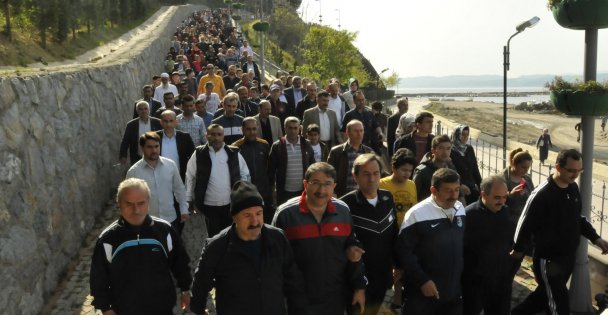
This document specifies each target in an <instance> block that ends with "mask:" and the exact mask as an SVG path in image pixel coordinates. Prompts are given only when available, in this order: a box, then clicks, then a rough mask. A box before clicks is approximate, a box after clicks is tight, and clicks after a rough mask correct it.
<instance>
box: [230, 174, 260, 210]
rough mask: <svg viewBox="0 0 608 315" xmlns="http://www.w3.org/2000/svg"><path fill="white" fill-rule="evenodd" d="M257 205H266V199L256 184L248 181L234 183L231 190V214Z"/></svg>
mask: <svg viewBox="0 0 608 315" xmlns="http://www.w3.org/2000/svg"><path fill="white" fill-rule="evenodd" d="M255 206H260V207H264V199H262V196H261V195H260V193H259V192H258V189H257V188H256V187H255V185H254V184H252V183H250V182H246V181H238V182H236V183H234V186H232V191H231V192H230V215H232V216H233V215H236V214H237V213H239V212H241V211H242V210H245V209H247V208H251V207H255Z"/></svg>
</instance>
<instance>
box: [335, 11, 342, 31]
mask: <svg viewBox="0 0 608 315" xmlns="http://www.w3.org/2000/svg"><path fill="white" fill-rule="evenodd" d="M336 11H338V31H339V30H340V26H341V25H340V9H336Z"/></svg>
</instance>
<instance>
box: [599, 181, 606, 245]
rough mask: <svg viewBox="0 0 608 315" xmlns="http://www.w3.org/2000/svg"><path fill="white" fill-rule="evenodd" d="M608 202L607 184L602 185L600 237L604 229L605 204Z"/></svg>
mask: <svg viewBox="0 0 608 315" xmlns="http://www.w3.org/2000/svg"><path fill="white" fill-rule="evenodd" d="M605 201H606V182H604V184H603V185H602V209H601V210H600V236H602V228H603V227H604V202H605Z"/></svg>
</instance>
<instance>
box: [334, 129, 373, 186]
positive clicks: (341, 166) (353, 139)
mask: <svg viewBox="0 0 608 315" xmlns="http://www.w3.org/2000/svg"><path fill="white" fill-rule="evenodd" d="M363 135H364V131H363V124H362V123H361V122H360V121H358V120H352V121H350V122H349V123H348V124H347V125H346V137H347V140H346V142H344V143H343V144H339V145H337V146H335V147H333V148H332V149H331V151H329V157H328V158H327V163H329V164H331V165H332V166H333V167H334V168H335V169H336V172H337V173H338V181H337V184H336V195H337V196H338V197H341V196H343V195H344V194H346V193H348V192H350V191H353V190H355V189H357V183H356V182H355V180H354V179H353V178H352V176H350V174H351V171H352V169H353V163H354V162H355V159H356V158H357V156H359V155H360V154H364V153H371V152H372V149H371V148H370V147H368V146H366V145H363V143H362V142H363Z"/></svg>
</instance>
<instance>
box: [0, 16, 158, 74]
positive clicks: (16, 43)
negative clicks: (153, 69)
mask: <svg viewBox="0 0 608 315" xmlns="http://www.w3.org/2000/svg"><path fill="white" fill-rule="evenodd" d="M159 8H160V7H156V8H150V10H148V12H147V13H146V14H145V15H142V17H141V18H140V19H138V20H134V21H131V22H130V23H128V24H125V25H119V26H114V27H110V26H109V25H106V26H101V27H100V28H99V29H92V30H91V32H90V33H87V30H86V27H82V28H81V29H78V30H77V31H76V38H75V39H73V38H72V33H70V34H69V36H68V38H67V39H66V40H65V41H64V42H63V43H58V42H57V41H55V39H54V38H53V37H52V36H51V34H47V48H46V49H44V48H42V46H40V36H39V33H38V31H37V30H36V29H32V27H31V24H22V27H20V28H19V27H17V26H18V25H14V26H15V28H14V29H13V32H12V37H13V40H12V41H11V42H9V41H8V38H7V36H6V34H5V33H4V32H1V33H0V66H9V67H10V66H12V67H16V66H18V67H27V66H28V65H29V64H32V63H36V62H41V61H44V62H53V61H63V60H68V59H73V58H75V57H76V56H79V55H81V54H83V53H85V52H87V51H89V50H91V49H94V48H97V47H100V46H103V45H105V44H106V43H108V42H110V41H112V40H114V39H117V38H119V37H120V36H122V35H123V34H124V33H126V32H128V31H130V30H131V29H133V28H135V27H137V26H139V25H141V24H142V23H143V22H144V21H146V20H147V19H148V18H149V17H150V16H152V15H153V14H154V13H155V12H156V10H158V9H159ZM0 27H4V24H3V23H2V25H0Z"/></svg>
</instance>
